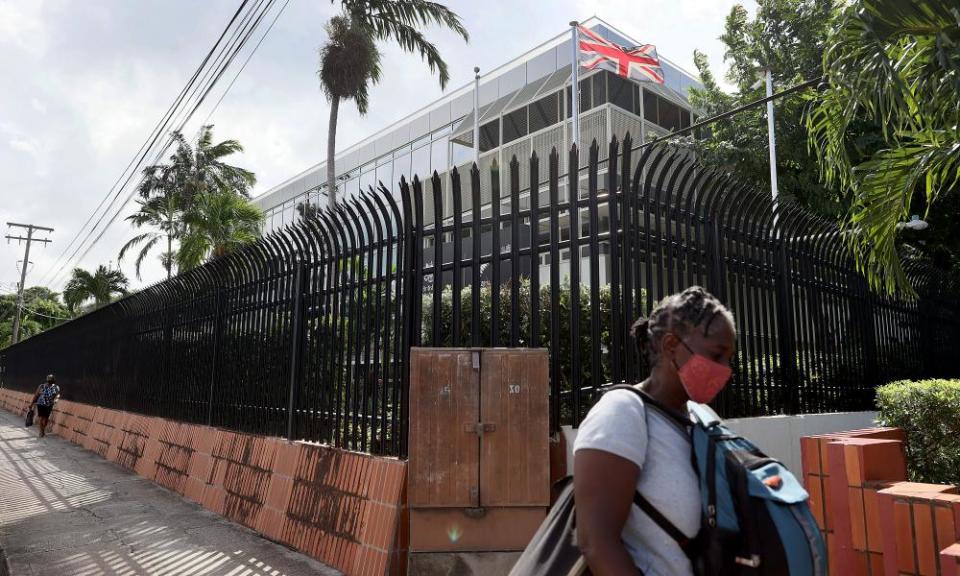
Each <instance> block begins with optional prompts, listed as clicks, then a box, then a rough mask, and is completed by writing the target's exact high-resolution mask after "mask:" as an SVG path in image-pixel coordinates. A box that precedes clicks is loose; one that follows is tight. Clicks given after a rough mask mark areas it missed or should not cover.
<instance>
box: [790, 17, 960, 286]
mask: <svg viewBox="0 0 960 576" xmlns="http://www.w3.org/2000/svg"><path fill="white" fill-rule="evenodd" d="M958 46H960V12H958V9H957V4H956V2H955V1H949V0H917V1H913V2H902V1H899V0H859V1H857V2H854V3H852V4H851V5H849V6H848V7H846V8H845V9H844V10H843V13H842V15H841V16H840V18H839V21H838V22H836V23H835V25H834V26H832V27H831V29H830V33H829V35H828V37H827V41H826V50H825V52H824V55H823V61H822V72H823V75H824V79H825V86H824V89H823V90H822V91H821V92H820V93H819V94H818V96H817V98H816V99H815V100H814V101H813V104H812V106H811V108H810V111H809V114H808V115H807V117H806V127H807V129H808V130H809V132H810V134H809V138H810V145H811V147H812V148H813V150H814V151H815V153H816V155H817V158H818V159H819V161H820V166H821V170H822V175H823V178H824V181H825V182H827V183H828V184H833V185H838V186H841V187H843V188H844V189H847V190H849V191H850V194H851V203H850V211H849V215H848V217H847V218H846V219H845V224H846V226H847V230H848V234H846V237H847V239H848V240H849V243H850V245H851V247H852V248H853V252H854V254H855V255H856V257H857V262H858V265H859V266H860V268H861V269H862V270H863V271H865V272H866V273H867V275H868V277H869V278H870V280H871V283H872V284H873V285H874V286H875V287H878V288H883V289H885V290H887V291H894V290H897V289H906V290H909V289H910V288H909V283H908V282H907V278H906V275H905V274H904V270H903V267H902V265H901V260H900V257H901V251H900V250H899V245H900V243H899V242H898V240H897V229H898V226H897V224H898V223H899V222H900V221H902V220H904V219H906V218H908V217H909V216H910V215H911V214H912V213H913V212H914V211H915V210H914V209H915V207H917V206H918V205H919V210H916V211H918V212H925V213H926V214H928V215H931V214H932V213H931V211H930V210H931V208H932V207H933V206H934V205H935V204H937V203H938V202H941V201H942V200H943V199H944V198H945V197H947V196H948V195H956V193H957V188H958V184H960V105H958V102H960V48H958ZM858 122H871V123H873V124H875V125H877V126H878V127H879V131H878V136H879V138H880V141H881V142H880V146H878V147H875V148H874V149H873V150H864V149H863V147H862V145H861V143H860V142H858V141H857V139H856V130H855V129H854V127H855V126H856V124H857V123H858ZM955 205H956V202H953V206H955ZM935 217H937V218H938V219H939V220H940V222H941V223H943V224H946V225H947V226H949V227H950V233H952V234H951V236H952V238H953V241H950V239H944V240H945V241H944V242H943V243H942V245H941V248H942V249H943V250H946V251H947V252H949V251H950V250H951V246H955V245H956V244H957V241H956V238H957V232H956V226H955V224H956V220H957V218H956V213H955V212H954V213H953V214H937V215H935ZM906 240H907V242H908V244H909V242H910V238H909V237H908V238H906ZM921 242H923V241H922V240H921ZM957 256H958V253H953V254H952V255H948V256H947V260H948V261H949V260H952V261H953V263H954V265H955V263H956V261H957V259H958V258H957Z"/></svg>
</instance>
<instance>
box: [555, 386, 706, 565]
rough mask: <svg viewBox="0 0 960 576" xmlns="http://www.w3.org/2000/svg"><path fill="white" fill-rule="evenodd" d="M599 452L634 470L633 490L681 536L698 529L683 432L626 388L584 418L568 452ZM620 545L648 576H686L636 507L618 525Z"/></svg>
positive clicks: (696, 495) (666, 540)
mask: <svg viewBox="0 0 960 576" xmlns="http://www.w3.org/2000/svg"><path fill="white" fill-rule="evenodd" d="M583 449H592V450H602V451H604V452H609V453H611V454H614V455H616V456H619V457H621V458H625V459H627V460H629V461H631V462H633V463H634V464H636V465H637V466H638V467H639V468H640V476H639V478H638V479H637V490H638V491H639V492H640V493H641V494H643V495H644V496H645V497H646V498H647V500H649V501H650V503H651V504H653V506H654V507H655V508H656V509H657V510H659V511H660V513H661V514H663V515H664V516H665V517H666V518H667V519H668V520H670V521H671V522H672V523H673V524H674V526H676V527H677V528H679V529H680V531H681V532H683V533H684V534H685V535H686V536H688V537H690V538H693V537H694V536H696V535H697V532H699V531H700V485H699V480H698V478H697V474H696V471H695V470H694V469H693V464H692V463H691V446H690V435H689V432H688V431H686V430H684V429H683V428H682V427H681V426H680V425H679V424H677V423H676V422H674V421H672V420H669V419H668V417H667V416H665V415H663V414H661V413H660V412H659V411H658V410H656V409H651V410H649V411H647V409H646V406H645V405H644V403H643V399H642V398H641V397H640V396H639V395H638V394H634V393H633V392H630V391H629V390H614V391H611V392H608V393H607V394H604V396H603V397H602V398H601V399H600V401H598V402H597V403H596V405H594V407H593V408H592V409H591V410H590V412H589V413H588V414H587V417H586V418H585V419H584V421H583V423H582V424H580V429H579V431H578V432H577V439H576V441H575V442H574V446H573V451H574V455H576V452H578V451H579V450H583ZM622 538H623V544H624V546H625V547H626V549H627V552H629V554H630V556H631V558H633V563H634V564H636V566H637V568H639V569H640V570H641V571H642V572H643V573H644V574H645V575H648V576H691V575H692V574H693V568H692V567H691V565H690V560H689V559H688V558H687V556H686V554H685V553H684V552H683V550H681V549H680V546H679V545H678V544H677V543H676V541H675V540H674V539H673V538H671V537H670V535H668V534H667V533H666V532H664V531H663V530H662V529H661V528H660V527H659V526H658V525H657V524H656V523H655V522H654V521H653V520H651V519H650V517H649V516H647V515H646V514H645V513H644V512H643V511H641V510H640V509H639V508H638V507H637V506H635V505H633V504H632V498H631V506H630V515H629V517H628V518H627V523H626V524H625V525H624V527H623V535H622Z"/></svg>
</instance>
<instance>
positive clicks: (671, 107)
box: [657, 98, 680, 132]
mask: <svg viewBox="0 0 960 576" xmlns="http://www.w3.org/2000/svg"><path fill="white" fill-rule="evenodd" d="M659 100H660V102H659V106H660V114H659V116H660V121H659V122H657V124H659V125H660V126H663V127H664V128H666V129H667V130H670V131H671V132H672V131H673V130H676V129H678V128H680V107H679V106H677V105H676V104H674V103H673V102H670V101H669V100H665V99H663V98H659Z"/></svg>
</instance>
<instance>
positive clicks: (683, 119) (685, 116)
mask: <svg viewBox="0 0 960 576" xmlns="http://www.w3.org/2000/svg"><path fill="white" fill-rule="evenodd" d="M680 127H681V128H689V127H690V111H689V110H683V109H681V110H680Z"/></svg>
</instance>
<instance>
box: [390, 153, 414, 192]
mask: <svg viewBox="0 0 960 576" xmlns="http://www.w3.org/2000/svg"><path fill="white" fill-rule="evenodd" d="M401 176H402V177H403V178H405V179H406V181H407V182H409V181H410V177H411V176H412V174H411V172H410V153H409V152H407V153H405V154H403V155H402V156H400V157H399V158H395V159H394V161H393V180H391V181H390V183H389V184H387V188H390V189H391V190H393V189H394V188H397V187H398V186H400V177H401ZM384 184H386V182H384ZM398 189H399V188H398Z"/></svg>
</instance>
